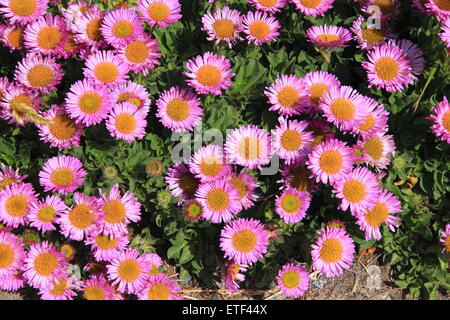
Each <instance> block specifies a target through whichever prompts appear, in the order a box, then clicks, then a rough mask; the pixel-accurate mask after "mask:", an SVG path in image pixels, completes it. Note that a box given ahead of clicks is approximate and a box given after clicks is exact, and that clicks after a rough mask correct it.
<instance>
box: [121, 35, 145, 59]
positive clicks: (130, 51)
mask: <svg viewBox="0 0 450 320" xmlns="http://www.w3.org/2000/svg"><path fill="white" fill-rule="evenodd" d="M125 57H126V58H127V59H128V60H129V61H131V62H133V63H142V62H144V61H145V60H146V59H147V58H148V48H147V45H146V44H145V42H144V41H141V40H135V41H131V42H130V43H129V44H127V47H126V48H125Z"/></svg>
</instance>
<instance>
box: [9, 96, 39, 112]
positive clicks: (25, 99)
mask: <svg viewBox="0 0 450 320" xmlns="http://www.w3.org/2000/svg"><path fill="white" fill-rule="evenodd" d="M10 104H11V105H12V108H14V109H16V110H17V111H18V112H19V113H20V112H23V109H22V108H21V107H20V104H25V105H26V106H27V107H30V108H32V107H33V100H31V98H30V97H29V96H27V95H26V94H20V95H18V96H17V97H14V98H13V99H11V101H10Z"/></svg>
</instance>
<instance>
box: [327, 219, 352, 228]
mask: <svg viewBox="0 0 450 320" xmlns="http://www.w3.org/2000/svg"><path fill="white" fill-rule="evenodd" d="M327 227H328V228H338V229H343V230H346V229H347V227H346V226H345V223H344V222H342V221H341V220H336V219H334V220H331V221H328V222H327Z"/></svg>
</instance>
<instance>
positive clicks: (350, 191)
mask: <svg viewBox="0 0 450 320" xmlns="http://www.w3.org/2000/svg"><path fill="white" fill-rule="evenodd" d="M343 193H344V197H345V199H346V200H347V201H348V202H352V203H358V202H360V201H361V200H363V199H364V197H365V196H366V186H365V185H364V183H362V182H361V181H359V180H356V179H350V180H349V181H347V182H346V183H345V185H344V190H343Z"/></svg>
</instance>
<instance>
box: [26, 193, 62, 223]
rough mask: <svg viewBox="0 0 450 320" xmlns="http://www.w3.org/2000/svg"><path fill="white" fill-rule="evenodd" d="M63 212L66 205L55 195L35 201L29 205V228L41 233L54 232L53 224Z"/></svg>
mask: <svg viewBox="0 0 450 320" xmlns="http://www.w3.org/2000/svg"><path fill="white" fill-rule="evenodd" d="M65 210H67V206H66V204H65V203H64V201H62V200H61V198H59V197H58V196H55V195H51V196H47V197H45V199H43V200H40V201H36V202H34V203H33V204H31V209H30V214H29V215H28V219H29V220H30V226H32V227H35V228H36V229H38V230H39V231H41V232H46V231H51V230H56V227H55V225H54V223H55V222H56V219H57V218H58V217H59V216H60V215H61V214H62V213H63V212H64V211H65Z"/></svg>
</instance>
